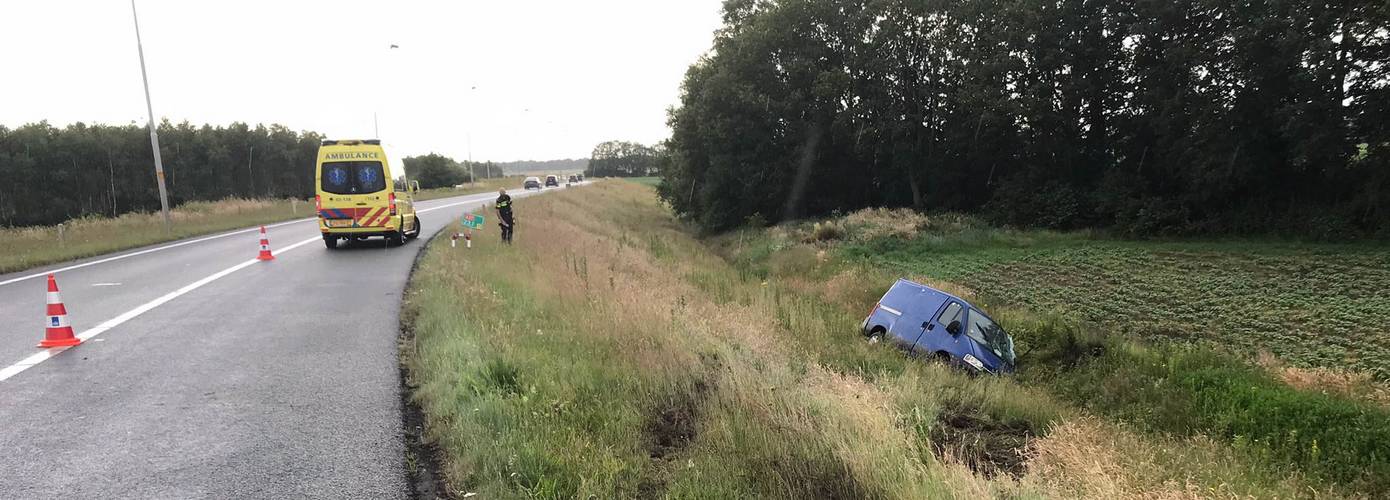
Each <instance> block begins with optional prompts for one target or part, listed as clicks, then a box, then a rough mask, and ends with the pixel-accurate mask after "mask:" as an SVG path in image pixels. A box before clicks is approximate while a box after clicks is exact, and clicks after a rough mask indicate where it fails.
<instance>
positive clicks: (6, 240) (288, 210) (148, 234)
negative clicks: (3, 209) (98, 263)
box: [0, 198, 314, 273]
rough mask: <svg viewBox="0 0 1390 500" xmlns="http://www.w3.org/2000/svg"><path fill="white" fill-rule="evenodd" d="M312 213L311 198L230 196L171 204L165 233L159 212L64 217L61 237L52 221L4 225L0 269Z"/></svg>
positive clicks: (18, 269) (6, 270) (4, 271)
mask: <svg viewBox="0 0 1390 500" xmlns="http://www.w3.org/2000/svg"><path fill="white" fill-rule="evenodd" d="M313 215H314V202H313V201H312V200H310V201H295V202H291V201H290V200H247V199H239V198H229V199H225V200H220V201H210V202H204V201H195V202H188V203H184V204H182V205H179V206H178V207H175V208H173V209H172V210H170V211H169V217H170V219H171V221H172V224H171V227H172V231H171V232H169V233H166V232H164V221H163V218H161V217H160V215H159V213H129V214H125V215H121V216H118V217H83V218H80V219H73V220H70V221H67V222H65V223H63V231H62V233H63V238H62V240H59V238H58V228H57V226H42V227H40V226H35V227H20V228H4V229H0V273H8V272H14V271H20V270H24V269H28V268H32V267H37V266H42V265H46V264H52V263H55V262H64V261H68V260H73V259H80V258H84V257H91V256H95V255H102V254H105V253H110V252H116V251H120V250H126V249H130V248H136V247H141V246H145V245H153V244H156V243H163V242H166V241H172V240H177V239H181V238H187V237H191V236H199V235H204V234H210V233H216V232H221V231H227V230H232V229H241V228H245V227H250V226H255V225H258V224H269V223H273V222H281V221H286V220H291V219H295V218H299V217H312V216H313Z"/></svg>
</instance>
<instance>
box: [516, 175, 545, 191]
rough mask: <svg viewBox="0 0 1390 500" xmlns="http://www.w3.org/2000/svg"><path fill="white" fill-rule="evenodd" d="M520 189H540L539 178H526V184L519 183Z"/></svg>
mask: <svg viewBox="0 0 1390 500" xmlns="http://www.w3.org/2000/svg"><path fill="white" fill-rule="evenodd" d="M521 188H522V189H540V188H541V178H540V177H527V178H526V182H523V183H521Z"/></svg>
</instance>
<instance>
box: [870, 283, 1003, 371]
mask: <svg viewBox="0 0 1390 500" xmlns="http://www.w3.org/2000/svg"><path fill="white" fill-rule="evenodd" d="M862 328H863V333H864V335H865V336H867V337H868V338H869V341H870V342H879V341H887V342H892V343H893V344H894V345H896V346H898V347H899V348H902V349H905V350H907V351H908V352H909V353H912V354H914V355H917V356H921V357H925V358H932V359H937V360H940V361H943V362H946V363H948V364H953V365H960V366H965V367H969V369H970V370H973V371H975V372H981V373H996V374H997V373H1013V371H1014V341H1013V339H1012V338H1010V337H1009V334H1008V333H1007V332H1005V331H1004V329H1003V328H1000V327H999V325H998V324H997V323H995V322H994V320H991V319H989V316H986V315H985V313H984V312H983V311H980V310H979V309H977V308H976V307H975V306H972V305H970V303H969V302H966V301H964V300H962V299H961V298H960V297H956V296H954V295H951V294H949V293H946V292H943V291H941V290H937V289H935V288H932V287H929V286H926V285H922V284H919V283H914V282H912V281H909V280H905V279H899V280H898V282H897V283H894V284H893V287H892V288H889V289H888V293H885V294H883V298H882V299H879V301H878V304H875V305H874V309H873V310H872V311H869V317H867V318H864V324H863V327H862Z"/></svg>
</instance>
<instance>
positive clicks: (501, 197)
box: [496, 188, 516, 245]
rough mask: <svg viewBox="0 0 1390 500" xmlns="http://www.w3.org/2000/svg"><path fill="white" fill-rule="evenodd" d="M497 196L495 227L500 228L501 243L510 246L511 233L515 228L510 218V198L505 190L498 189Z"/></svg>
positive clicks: (514, 222)
mask: <svg viewBox="0 0 1390 500" xmlns="http://www.w3.org/2000/svg"><path fill="white" fill-rule="evenodd" d="M497 194H498V196H497V205H496V207H497V225H498V226H501V228H502V242H503V243H506V244H508V245H510V244H511V243H512V231H513V230H514V229H515V227H516V221H515V220H514V219H513V218H512V197H511V196H508V195H507V190H506V188H502V189H498V190H497Z"/></svg>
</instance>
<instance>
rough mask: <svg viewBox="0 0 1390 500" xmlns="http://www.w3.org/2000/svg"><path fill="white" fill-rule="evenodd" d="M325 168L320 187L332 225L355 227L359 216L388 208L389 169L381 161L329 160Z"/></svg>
mask: <svg viewBox="0 0 1390 500" xmlns="http://www.w3.org/2000/svg"><path fill="white" fill-rule="evenodd" d="M322 168H323V170H322V174H321V175H320V177H319V179H320V181H319V182H320V185H319V189H320V190H321V191H323V193H324V195H323V200H321V203H322V204H323V215H324V219H326V220H327V224H328V226H329V227H355V226H356V225H357V224H356V223H357V221H358V220H359V219H365V218H367V217H366V216H368V215H371V214H372V212H375V211H378V210H376V209H384V208H386V207H387V204H388V194H387V188H388V186H387V177H386V168H385V166H384V165H383V164H382V163H381V162H380V161H374V160H353V161H327V162H324V163H323V167H322ZM373 218H376V217H373Z"/></svg>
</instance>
